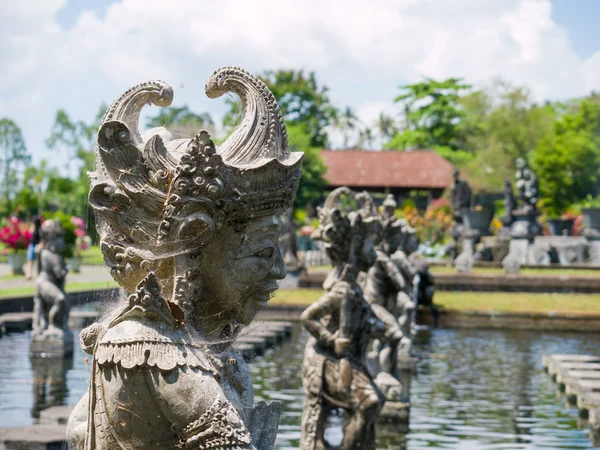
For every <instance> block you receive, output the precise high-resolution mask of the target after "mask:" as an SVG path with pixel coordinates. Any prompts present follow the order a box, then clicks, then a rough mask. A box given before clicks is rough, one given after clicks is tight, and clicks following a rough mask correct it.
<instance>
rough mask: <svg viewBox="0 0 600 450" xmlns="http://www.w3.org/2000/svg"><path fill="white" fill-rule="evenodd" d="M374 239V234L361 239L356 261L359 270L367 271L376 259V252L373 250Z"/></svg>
mask: <svg viewBox="0 0 600 450" xmlns="http://www.w3.org/2000/svg"><path fill="white" fill-rule="evenodd" d="M375 240H376V236H375V234H370V235H368V236H366V237H365V238H364V239H363V241H362V247H361V249H360V255H359V258H358V261H357V265H358V270H360V271H361V272H367V271H368V270H369V268H370V267H371V266H372V265H373V264H374V263H375V260H376V259H377V253H376V252H375Z"/></svg>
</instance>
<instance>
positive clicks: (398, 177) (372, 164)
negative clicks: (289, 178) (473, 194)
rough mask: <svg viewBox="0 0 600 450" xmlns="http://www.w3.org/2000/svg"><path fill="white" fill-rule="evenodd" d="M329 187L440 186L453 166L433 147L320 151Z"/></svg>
mask: <svg viewBox="0 0 600 450" xmlns="http://www.w3.org/2000/svg"><path fill="white" fill-rule="evenodd" d="M321 156H322V157H323V161H324V162H325V165H326V166H327V173H326V174H325V178H326V179H327V181H328V182H329V185H330V186H356V187H364V188H367V187H390V188H419V189H443V188H446V187H448V186H450V184H452V171H453V169H454V167H453V166H452V164H451V163H450V162H449V161H448V160H447V159H445V158H443V157H441V156H440V155H438V154H437V153H435V152H434V151H433V150H413V151H398V150H386V151H366V150H322V151H321Z"/></svg>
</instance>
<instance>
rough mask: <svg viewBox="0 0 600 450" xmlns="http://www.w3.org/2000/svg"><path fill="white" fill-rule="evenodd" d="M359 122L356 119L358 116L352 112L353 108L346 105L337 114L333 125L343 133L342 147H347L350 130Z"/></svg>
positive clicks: (355, 127) (356, 126)
mask: <svg viewBox="0 0 600 450" xmlns="http://www.w3.org/2000/svg"><path fill="white" fill-rule="evenodd" d="M359 124H360V121H359V120H358V117H357V116H356V114H355V113H354V110H353V109H352V108H351V107H349V106H346V108H345V109H344V110H343V112H342V113H341V114H340V115H338V117H337V120H336V123H335V127H336V128H337V129H338V130H341V131H342V133H343V134H344V148H348V143H349V142H350V132H351V131H354V130H356V129H357V128H358V126H359Z"/></svg>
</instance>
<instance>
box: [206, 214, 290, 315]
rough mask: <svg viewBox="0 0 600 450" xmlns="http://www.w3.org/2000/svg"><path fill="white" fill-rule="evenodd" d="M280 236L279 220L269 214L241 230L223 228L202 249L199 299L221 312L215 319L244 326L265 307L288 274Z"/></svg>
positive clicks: (249, 223)
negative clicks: (280, 245) (280, 244)
mask: <svg viewBox="0 0 600 450" xmlns="http://www.w3.org/2000/svg"><path fill="white" fill-rule="evenodd" d="M280 235H281V219H280V218H279V217H276V216H269V217H265V218H261V219H256V220H252V221H250V222H248V224H247V226H246V228H245V229H244V231H242V232H236V231H235V230H234V229H233V228H231V227H223V228H222V229H221V230H219V232H217V233H216V234H215V236H214V238H213V239H212V240H211V242H210V244H208V245H207V246H206V247H205V248H204V250H203V258H202V262H201V266H202V282H203V286H202V298H203V300H202V302H203V303H206V302H210V303H214V304H215V307H214V308H213V309H220V310H221V311H223V313H219V314H221V316H220V317H219V318H218V319H222V320H225V321H227V320H229V321H231V320H235V321H238V322H240V323H242V324H244V325H247V324H249V323H250V322H251V321H252V320H253V319H254V317H255V316H256V314H257V313H258V311H260V309H262V308H264V307H265V306H267V303H268V301H269V299H270V298H271V294H273V292H275V291H276V290H277V288H278V284H277V280H281V279H283V278H284V277H285V276H286V273H287V272H286V267H285V263H284V261H283V257H282V255H281V251H280V250H279V245H278V241H279V236H280ZM209 309H211V308H209ZM209 312H210V311H209Z"/></svg>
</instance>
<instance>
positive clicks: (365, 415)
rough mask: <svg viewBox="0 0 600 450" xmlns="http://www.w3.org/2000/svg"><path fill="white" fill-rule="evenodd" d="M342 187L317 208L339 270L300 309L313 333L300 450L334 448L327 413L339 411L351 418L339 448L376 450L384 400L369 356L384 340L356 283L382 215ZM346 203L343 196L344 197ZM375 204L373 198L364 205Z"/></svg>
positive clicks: (317, 234)
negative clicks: (369, 365) (313, 300)
mask: <svg viewBox="0 0 600 450" xmlns="http://www.w3.org/2000/svg"><path fill="white" fill-rule="evenodd" d="M361 195H363V196H364V195H366V194H355V193H354V192H352V191H351V190H349V189H348V188H338V189H336V190H335V191H333V192H332V193H331V194H330V195H329V196H328V197H327V199H326V201H325V204H324V206H323V207H322V208H321V209H320V210H319V222H320V223H319V227H318V228H317V230H315V231H314V232H313V236H312V237H313V239H319V240H322V241H323V242H324V247H325V249H326V251H327V253H328V255H329V257H330V258H331V260H332V262H333V264H334V269H333V270H332V271H331V273H330V274H329V276H328V277H327V279H326V281H325V283H324V285H323V287H324V288H325V290H326V293H325V295H324V296H323V297H321V298H320V299H319V300H318V301H317V302H316V303H314V304H312V305H311V306H309V307H308V308H307V309H306V310H305V311H304V313H302V323H303V325H304V327H305V328H306V329H307V330H308V332H309V333H310V338H309V341H308V343H307V344H306V351H305V354H304V363H303V369H302V375H303V385H304V393H305V401H304V413H303V416H302V439H301V441H300V449H301V450H322V449H325V448H330V447H331V446H330V444H329V443H327V442H326V440H325V437H324V433H325V428H326V426H327V422H328V418H329V416H330V415H331V414H332V411H333V410H334V409H337V408H340V409H342V411H343V412H344V415H345V416H346V419H347V421H346V422H345V427H344V429H343V440H342V443H341V445H339V446H338V447H336V448H339V449H342V450H358V449H361V450H374V449H375V424H376V423H377V420H378V416H379V412H380V410H381V408H382V406H383V403H384V401H385V398H384V395H383V393H382V392H381V391H380V389H379V388H378V387H377V385H376V384H375V382H374V381H373V378H372V377H371V375H370V374H369V371H368V370H367V367H366V361H365V353H366V350H367V345H368V343H369V341H370V340H371V339H373V338H380V339H384V337H385V336H384V335H385V326H384V324H383V323H382V322H381V321H380V320H379V319H378V318H377V316H376V315H375V313H374V312H373V310H372V308H371V306H370V305H369V303H368V302H367V301H366V300H365V299H364V297H363V293H362V291H361V289H360V286H359V285H358V283H357V281H356V277H357V275H358V274H359V272H360V271H366V270H368V269H369V267H370V266H371V265H372V264H373V263H374V262H375V258H376V256H377V255H376V253H375V249H374V242H375V237H376V234H377V233H378V227H379V220H378V217H377V216H376V212H375V211H373V210H372V209H371V208H370V207H361V208H358V207H354V208H352V210H351V211H347V209H346V207H347V205H348V203H349V202H352V201H354V202H359V201H360V198H359V196H361ZM342 200H343V201H342ZM365 203H367V204H368V203H370V202H365Z"/></svg>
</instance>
